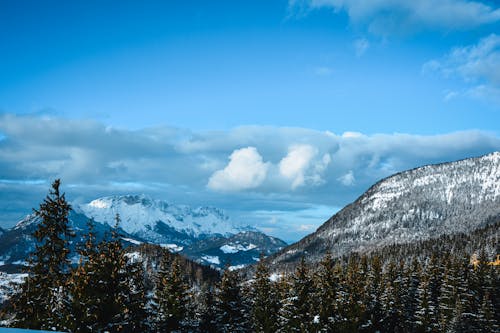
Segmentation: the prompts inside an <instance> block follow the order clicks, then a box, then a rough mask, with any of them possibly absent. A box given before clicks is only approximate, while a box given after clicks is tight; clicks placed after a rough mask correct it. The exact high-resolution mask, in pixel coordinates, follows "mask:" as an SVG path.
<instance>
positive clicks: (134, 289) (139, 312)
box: [124, 258, 150, 332]
mask: <svg viewBox="0 0 500 333" xmlns="http://www.w3.org/2000/svg"><path fill="white" fill-rule="evenodd" d="M126 272H127V273H126V280H127V287H128V290H127V293H126V299H125V307H126V322H127V323H128V324H127V325H126V326H125V330H124V331H128V332H145V331H147V330H148V329H149V328H150V327H149V326H150V325H149V320H148V312H147V311H146V287H145V285H144V268H143V266H142V262H141V261H140V260H138V261H137V262H134V261H133V260H132V258H130V262H128V263H127V265H126Z"/></svg>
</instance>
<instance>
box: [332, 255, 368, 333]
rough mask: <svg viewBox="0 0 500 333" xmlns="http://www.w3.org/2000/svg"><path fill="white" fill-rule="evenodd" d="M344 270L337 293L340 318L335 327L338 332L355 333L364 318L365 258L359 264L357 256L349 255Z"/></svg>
mask: <svg viewBox="0 0 500 333" xmlns="http://www.w3.org/2000/svg"><path fill="white" fill-rule="evenodd" d="M346 270H347V271H346V274H345V276H344V279H343V281H342V283H341V285H340V292H339V293H338V294H339V297H338V301H337V302H338V304H339V306H338V308H339V315H340V318H339V323H338V325H336V326H338V329H339V331H340V332H346V333H355V332H358V331H359V326H360V325H361V322H362V320H363V318H364V316H365V309H366V307H365V304H366V303H365V298H366V296H365V290H364V289H365V285H364V283H365V282H364V281H365V279H366V272H367V262H366V257H365V258H364V259H362V260H361V262H360V258H359V257H358V256H357V255H355V254H354V255H351V256H350V257H349V261H348V263H347V269H346Z"/></svg>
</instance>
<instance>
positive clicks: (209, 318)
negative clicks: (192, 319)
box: [198, 284, 217, 333]
mask: <svg viewBox="0 0 500 333" xmlns="http://www.w3.org/2000/svg"><path fill="white" fill-rule="evenodd" d="M200 297H201V302H200V304H199V306H198V314H199V316H200V318H199V327H198V332H202V333H216V332H217V326H216V320H217V314H216V310H217V309H216V302H215V297H214V291H213V289H212V287H211V286H209V285H208V284H204V285H202V288H201V291H200Z"/></svg>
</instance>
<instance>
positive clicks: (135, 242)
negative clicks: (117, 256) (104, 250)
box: [122, 237, 142, 245]
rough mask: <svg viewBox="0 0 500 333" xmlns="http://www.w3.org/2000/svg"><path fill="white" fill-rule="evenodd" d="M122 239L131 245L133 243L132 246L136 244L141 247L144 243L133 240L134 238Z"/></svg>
mask: <svg viewBox="0 0 500 333" xmlns="http://www.w3.org/2000/svg"><path fill="white" fill-rule="evenodd" d="M122 239H123V240H124V241H126V242H129V243H132V244H135V245H141V244H142V242H141V241H138V240H136V239H133V238H125V237H122Z"/></svg>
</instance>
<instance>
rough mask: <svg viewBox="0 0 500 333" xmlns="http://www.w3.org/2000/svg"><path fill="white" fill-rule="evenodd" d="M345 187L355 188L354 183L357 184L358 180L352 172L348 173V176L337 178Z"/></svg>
mask: <svg viewBox="0 0 500 333" xmlns="http://www.w3.org/2000/svg"><path fill="white" fill-rule="evenodd" d="M337 179H338V180H339V181H340V182H341V183H342V184H343V185H345V186H353V185H354V183H355V182H356V179H355V178H354V173H353V172H352V170H350V171H349V172H347V173H346V174H344V175H342V176H340V177H339V178H337Z"/></svg>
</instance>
